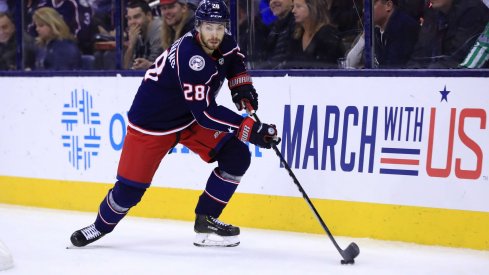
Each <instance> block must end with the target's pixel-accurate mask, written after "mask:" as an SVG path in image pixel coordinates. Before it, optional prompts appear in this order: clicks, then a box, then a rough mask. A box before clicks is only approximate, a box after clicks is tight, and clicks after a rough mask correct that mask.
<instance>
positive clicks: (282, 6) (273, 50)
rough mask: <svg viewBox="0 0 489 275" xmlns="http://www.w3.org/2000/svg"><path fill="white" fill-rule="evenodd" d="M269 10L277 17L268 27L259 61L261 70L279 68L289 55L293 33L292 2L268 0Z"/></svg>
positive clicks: (287, 0)
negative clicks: (261, 62)
mask: <svg viewBox="0 0 489 275" xmlns="http://www.w3.org/2000/svg"><path fill="white" fill-rule="evenodd" d="M270 9H271V10H272V13H273V15H275V16H276V17H277V20H276V21H274V22H273V23H272V24H271V25H270V26H271V27H270V33H269V34H268V36H267V39H266V41H265V45H264V51H263V53H260V56H261V57H260V59H262V60H264V61H263V64H262V65H260V66H261V67H263V68H267V69H274V68H277V69H279V68H281V67H283V65H284V61H285V59H286V57H287V56H288V55H289V52H290V48H289V43H290V41H291V39H292V34H293V32H294V26H295V23H294V15H293V14H292V0H270Z"/></svg>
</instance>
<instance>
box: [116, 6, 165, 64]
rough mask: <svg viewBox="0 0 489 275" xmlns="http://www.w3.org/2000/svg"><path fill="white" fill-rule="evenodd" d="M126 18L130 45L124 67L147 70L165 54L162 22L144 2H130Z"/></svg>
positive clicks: (125, 55) (128, 45) (128, 44)
mask: <svg viewBox="0 0 489 275" xmlns="http://www.w3.org/2000/svg"><path fill="white" fill-rule="evenodd" d="M126 18H127V25H128V30H127V33H128V43H127V49H126V52H125V54H124V67H125V68H126V69H133V70H146V69H148V68H149V67H150V66H151V65H152V64H153V62H154V61H155V59H156V58H157V57H158V56H159V55H160V54H161V53H162V52H163V49H162V48H161V20H159V18H153V14H152V12H151V8H150V7H149V5H148V3H146V2H145V1H143V0H136V1H132V2H129V4H128V6H127V14H126Z"/></svg>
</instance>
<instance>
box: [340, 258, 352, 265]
mask: <svg viewBox="0 0 489 275" xmlns="http://www.w3.org/2000/svg"><path fill="white" fill-rule="evenodd" d="M341 264H355V260H354V259H351V260H348V261H345V260H341Z"/></svg>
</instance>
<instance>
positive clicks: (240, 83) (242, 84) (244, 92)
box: [228, 74, 258, 111]
mask: <svg viewBox="0 0 489 275" xmlns="http://www.w3.org/2000/svg"><path fill="white" fill-rule="evenodd" d="M228 84H229V89H230V90H231V96H232V98H233V102H234V104H236V108H238V110H239V111H241V110H243V106H244V105H245V104H243V103H244V102H243V101H247V102H249V105H251V107H253V110H255V111H256V110H258V94H257V93H256V90H255V88H254V87H253V84H252V82H251V77H250V76H249V75H248V74H241V75H238V76H236V77H233V78H231V79H230V80H229V82H228Z"/></svg>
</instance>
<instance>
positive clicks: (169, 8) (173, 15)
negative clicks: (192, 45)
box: [160, 0, 195, 49]
mask: <svg viewBox="0 0 489 275" xmlns="http://www.w3.org/2000/svg"><path fill="white" fill-rule="evenodd" d="M160 11H161V17H162V19H163V25H162V28H161V30H162V35H161V45H162V47H163V49H166V48H168V47H170V46H171V44H173V42H175V40H177V39H178V38H180V37H182V36H183V35H184V34H185V33H187V32H189V31H191V30H193V29H194V22H195V17H194V10H193V9H191V8H190V5H189V3H187V0H160Z"/></svg>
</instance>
